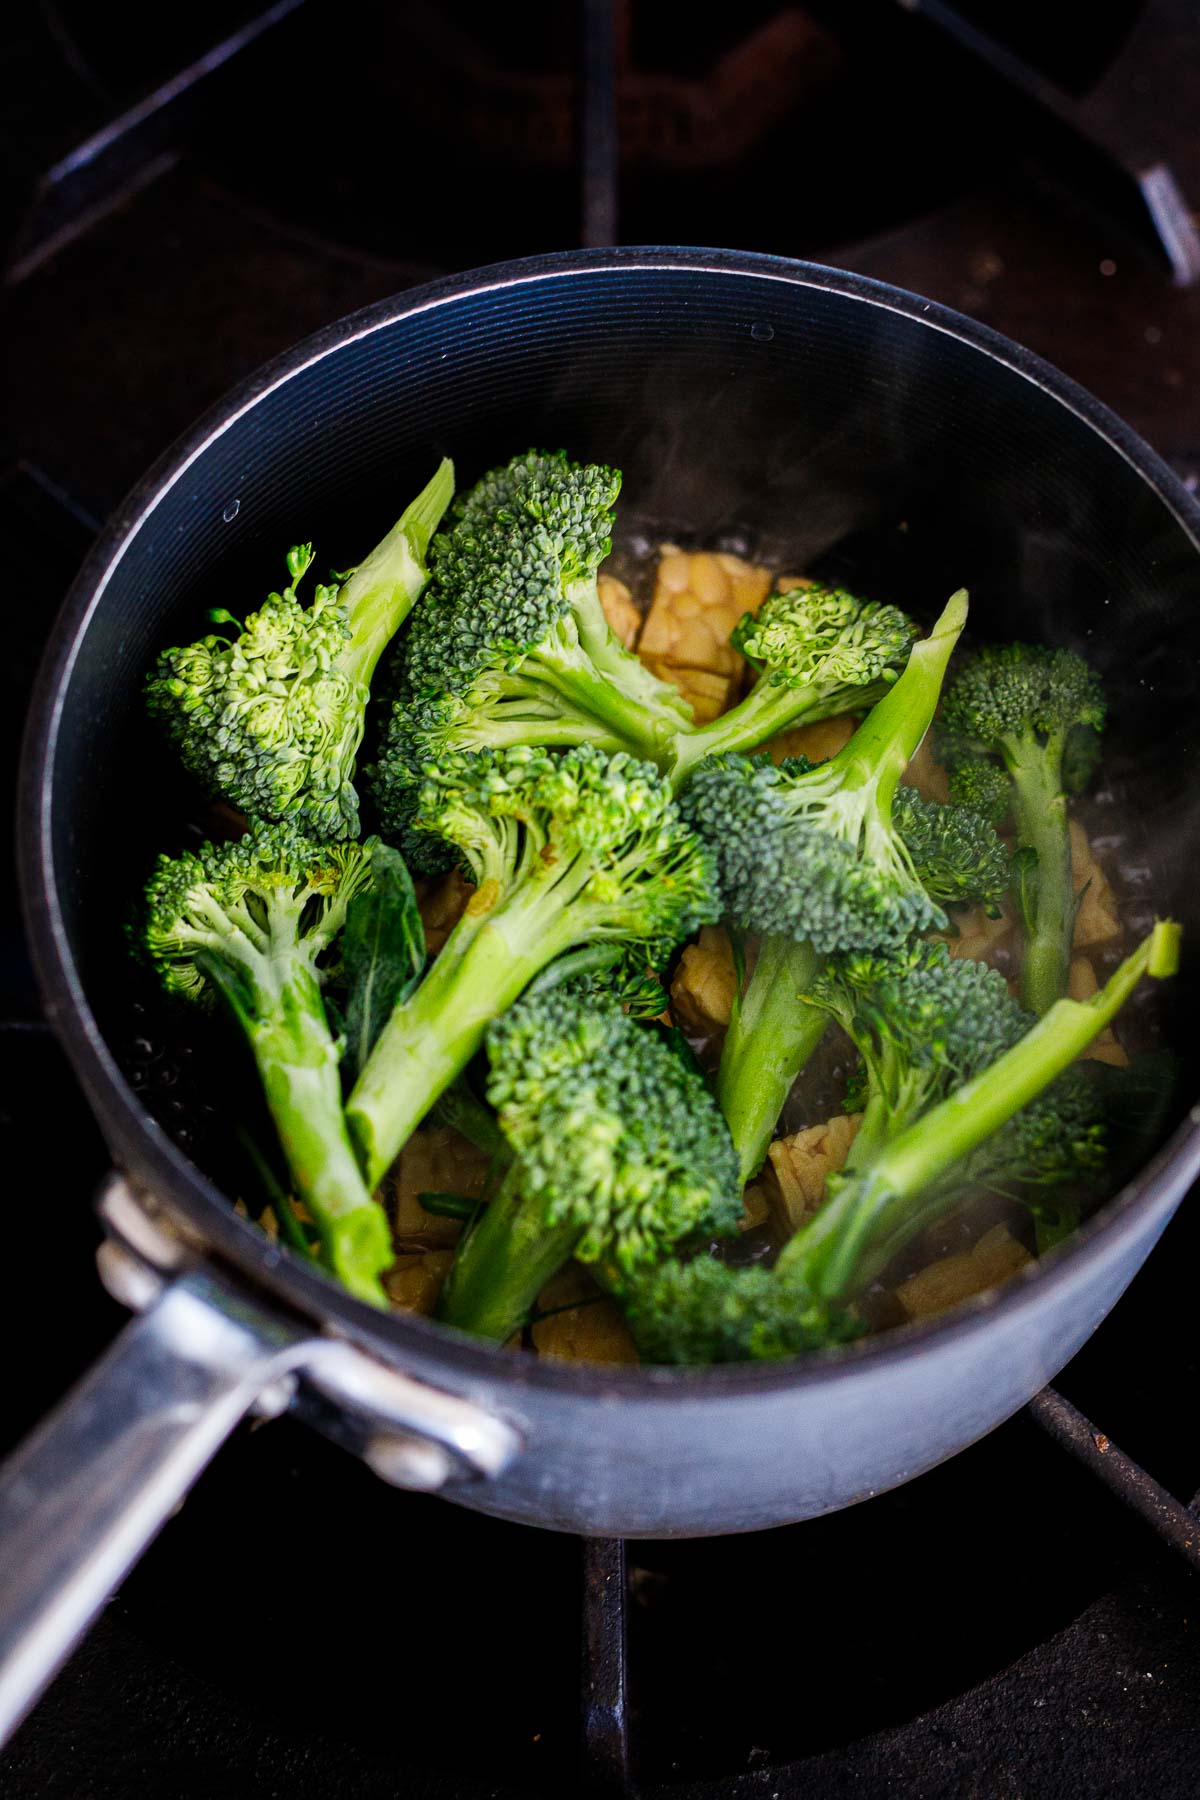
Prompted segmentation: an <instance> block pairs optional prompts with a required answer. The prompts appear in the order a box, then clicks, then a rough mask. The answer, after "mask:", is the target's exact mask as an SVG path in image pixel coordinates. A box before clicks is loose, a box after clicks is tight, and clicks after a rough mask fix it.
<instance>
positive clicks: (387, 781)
mask: <svg viewBox="0 0 1200 1800" xmlns="http://www.w3.org/2000/svg"><path fill="white" fill-rule="evenodd" d="M620 486H621V477H620V473H619V471H617V470H615V469H607V468H603V467H600V466H589V465H582V464H578V463H571V462H568V460H567V458H566V456H565V454H562V453H560V454H558V455H555V456H551V455H546V454H544V453H541V452H538V451H532V450H531V451H529V452H528V453H527V454H526V455H524V456H518V457H514V458H513V460H512V461H511V462H510V463H508V464H506V465H505V466H504V467H503V468H499V469H493V470H492V471H491V473H490V474H488V475H485V476H484V477H483V479H482V480H481V481H479V482H478V483H477V484H476V485H475V487H473V488H472V489H471V490H470V492H469V493H467V494H466V495H465V496H464V497H463V498H462V499H460V500H459V501H457V502H456V503H455V506H454V509H453V511H454V523H453V524H452V526H451V528H450V529H449V530H448V531H445V532H442V533H440V534H439V536H438V537H436V538H435V539H434V541H433V544H432V546H431V549H430V557H429V560H430V567H431V569H432V580H431V582H430V586H429V590H428V592H427V594H426V595H425V598H424V599H423V601H422V602H421V604H420V605H419V606H418V607H417V608H416V609H415V611H414V613H413V616H412V620H411V622H410V624H409V627H408V630H407V632H406V633H405V636H404V638H403V640H402V642H401V645H400V649H399V656H398V677H397V684H396V685H397V690H398V698H397V700H396V702H395V704H394V706H393V712H392V717H391V721H390V724H389V729H388V734H387V740H386V743H385V745H384V749H383V754H382V756H381V759H380V762H379V765H378V767H377V768H376V769H375V770H374V772H373V775H374V786H375V794H376V798H377V800H378V803H379V807H380V812H381V815H382V817H383V818H384V820H385V821H386V822H387V823H388V825H389V826H392V825H393V823H394V821H396V820H399V821H406V820H407V818H408V815H409V813H410V811H411V803H412V792H411V790H412V787H413V785H414V782H413V776H414V771H419V769H420V767H421V766H422V765H423V764H424V763H425V762H428V761H429V760H431V759H433V758H436V757H438V756H440V755H442V754H443V753H444V752H446V751H458V750H502V749H506V748H509V747H511V746H514V745H533V746H538V745H553V746H560V747H563V746H569V745H576V744H583V743H588V744H595V745H597V746H598V747H599V748H601V749H604V750H627V751H630V752H631V753H633V754H635V755H638V756H646V757H650V758H651V759H653V760H655V761H660V760H661V759H662V757H663V755H664V749H665V746H666V745H667V744H668V743H669V742H670V740H671V738H672V736H673V734H674V733H675V732H676V731H678V730H680V729H681V728H682V727H683V726H684V725H685V724H686V723H687V722H688V720H689V719H690V717H691V714H690V709H689V708H688V706H687V704H686V703H685V702H684V701H683V699H682V698H681V696H680V695H679V694H678V692H677V691H676V690H675V688H673V687H671V686H670V685H669V684H668V683H666V682H662V681H659V680H658V679H657V677H655V676H654V675H652V674H651V673H650V671H649V670H648V669H647V668H645V667H644V665H643V664H642V663H640V662H639V661H638V659H637V657H636V656H632V655H631V654H630V653H629V651H628V650H626V649H625V647H624V645H623V644H621V643H620V641H619V640H618V639H617V637H616V636H615V634H614V633H613V631H612V630H611V628H610V627H609V624H608V621H607V619H606V618H605V616H604V611H603V608H602V607H601V605H600V597H599V590H598V586H597V580H596V571H597V568H598V567H599V565H600V563H601V562H602V561H603V559H604V558H605V557H606V556H607V555H608V552H609V550H610V549H611V547H612V537H611V534H612V524H613V505H614V503H615V501H616V498H617V494H618V492H619V490H620Z"/></svg>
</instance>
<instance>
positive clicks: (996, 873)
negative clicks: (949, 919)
mask: <svg viewBox="0 0 1200 1800" xmlns="http://www.w3.org/2000/svg"><path fill="white" fill-rule="evenodd" d="M1001 779H1003V777H1001ZM892 824H893V825H894V826H895V828H896V830H897V831H898V832H899V833H900V836H901V837H902V838H903V840H904V844H905V847H906V849H907V850H908V853H909V855H910V856H911V857H912V860H913V867H914V868H915V869H916V871H917V874H918V876H919V877H920V881H921V886H922V887H923V888H924V889H925V892H926V893H927V894H928V895H929V898H930V899H931V900H936V901H937V903H938V905H939V906H981V907H982V908H983V910H984V912H985V913H987V915H988V917H989V918H993V919H995V918H998V917H999V913H1000V903H1001V901H1002V900H1003V899H1004V896H1005V894H1007V892H1008V890H1009V887H1010V885H1011V883H1012V858H1011V857H1010V855H1009V853H1008V850H1007V849H1006V847H1005V845H1004V843H1003V842H1002V841H1001V839H1000V838H999V837H998V836H997V835H996V829H995V826H994V825H992V824H991V823H990V822H989V821H988V819H987V818H986V817H985V816H984V815H983V814H982V813H980V812H976V811H975V809H974V808H973V807H970V806H940V805H939V804H938V802H937V801H936V800H923V799H922V798H921V796H920V794H918V793H917V791H916V790H915V788H910V787H904V786H903V785H902V786H900V787H899V788H897V790H896V798H895V801H894V802H893V805H892Z"/></svg>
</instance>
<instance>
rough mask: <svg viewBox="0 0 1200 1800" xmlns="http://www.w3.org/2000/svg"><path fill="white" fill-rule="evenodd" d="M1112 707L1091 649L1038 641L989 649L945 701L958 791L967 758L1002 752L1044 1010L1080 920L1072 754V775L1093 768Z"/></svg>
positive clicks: (1031, 971) (948, 753) (1032, 977)
mask: <svg viewBox="0 0 1200 1800" xmlns="http://www.w3.org/2000/svg"><path fill="white" fill-rule="evenodd" d="M1104 711H1105V708H1104V693H1103V690H1102V688H1101V685H1100V679H1099V677H1098V676H1097V675H1096V673H1095V672H1094V670H1092V669H1090V668H1089V667H1088V665H1087V663H1086V662H1084V660H1083V658H1082V657H1080V656H1076V655H1075V654H1074V653H1073V652H1072V651H1069V650H1047V649H1045V648H1043V647H1041V646H1039V645H1036V644H1005V645H1000V646H993V647H991V648H987V649H984V650H981V651H979V652H978V653H977V654H976V655H975V656H974V657H972V659H971V660H970V662H968V663H967V664H966V665H965V667H964V668H963V669H962V671H961V672H960V673H959V674H957V675H956V676H955V677H954V680H953V681H951V682H950V684H949V685H948V687H947V689H946V697H945V700H944V702H943V705H942V720H943V724H944V727H945V736H944V738H943V739H942V740H941V742H940V745H939V749H940V753H941V755H942V756H943V758H944V760H945V761H946V762H947V763H948V765H949V766H950V767H951V769H952V770H953V771H954V777H953V779H954V782H955V791H957V793H958V794H959V795H961V794H962V791H963V774H962V773H961V771H962V770H963V768H964V765H966V764H968V763H971V762H973V761H975V760H977V759H980V758H986V759H989V760H993V759H995V760H998V762H999V765H1000V767H1001V768H1002V769H1003V771H1004V772H1005V773H1006V774H1007V776H1008V778H1009V781H1010V783H1011V789H1012V805H1013V811H1014V815H1015V818H1016V826H1017V849H1018V869H1019V873H1020V882H1019V896H1020V904H1021V914H1022V923H1023V927H1024V932H1025V961H1024V966H1023V968H1022V971H1021V997H1022V999H1023V1000H1024V1002H1025V1004H1026V1005H1027V1006H1028V1007H1029V1008H1030V1009H1031V1011H1033V1012H1037V1013H1043V1012H1045V1011H1046V1009H1047V1007H1048V1006H1050V1005H1052V1004H1053V1002H1054V1001H1055V1000H1057V999H1058V998H1059V997H1060V995H1062V994H1064V993H1065V992H1066V989H1067V975H1068V971H1069V969H1070V963H1071V938H1072V934H1073V932H1074V926H1075V894H1074V890H1073V888H1072V885H1071V839H1070V833H1069V831H1068V829H1067V800H1066V792H1065V788H1066V776H1065V774H1064V759H1068V761H1069V764H1070V768H1069V771H1068V772H1069V773H1070V774H1071V775H1072V778H1075V777H1077V776H1078V774H1079V772H1080V770H1082V769H1086V770H1090V768H1091V767H1092V766H1093V764H1094V754H1093V752H1094V747H1095V742H1096V739H1095V735H1094V734H1095V733H1098V732H1099V731H1100V730H1101V729H1102V727H1103V725H1104ZM1085 746H1086V747H1087V748H1086V753H1085V751H1084V747H1085Z"/></svg>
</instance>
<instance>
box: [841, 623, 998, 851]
mask: <svg viewBox="0 0 1200 1800" xmlns="http://www.w3.org/2000/svg"><path fill="white" fill-rule="evenodd" d="M966 622H967V592H966V589H965V588H959V590H958V592H957V593H955V594H952V595H951V596H950V598H949V600H947V602H946V604H945V606H944V607H943V608H942V611H941V614H940V615H939V617H938V619H937V622H936V623H935V625H934V627H933V630H932V631H931V632H930V634H929V636H928V637H925V638H920V639H919V640H918V641H917V643H915V644H914V645H913V648H912V652H911V654H910V656H909V659H908V662H907V663H906V664H905V668H904V673H903V674H902V675H901V676H900V679H899V680H898V681H897V682H896V683H895V684H894V685H893V686H892V687H890V688H889V689H888V691H887V693H886V694H885V695H884V696H883V698H882V700H880V701H879V703H878V705H877V706H874V707H872V709H871V711H870V712H869V713H868V714H867V716H866V718H865V719H864V720H863V722H862V724H861V725H860V726H859V728H858V730H857V731H856V732H855V734H854V736H853V737H852V738H851V739H850V742H849V743H848V744H847V745H846V747H845V749H844V750H841V751H839V753H838V755H837V757H836V758H835V762H836V765H837V768H838V771H839V774H840V776H841V785H842V786H843V787H844V788H846V789H854V788H863V787H868V786H869V787H873V788H874V791H875V798H876V801H877V803H878V806H879V810H880V812H881V813H883V814H884V815H885V816H886V817H888V818H890V817H891V811H892V801H893V799H894V798H895V794H896V789H897V787H898V786H899V784H900V777H901V776H902V775H903V773H904V771H905V769H906V768H907V767H908V765H909V763H910V762H911V761H912V759H913V756H914V755H915V754H916V752H917V750H918V748H919V747H920V744H921V740H922V738H923V737H924V736H925V733H926V732H927V731H928V729H929V726H930V722H931V720H932V719H933V715H934V713H935V712H936V710H937V703H938V698H939V696H940V694H941V691H942V681H943V678H944V676H945V673H946V665H947V663H948V662H949V661H950V658H951V656H952V654H953V652H954V646H955V644H957V642H958V640H959V637H960V636H961V634H962V629H963V626H964V625H965V624H966Z"/></svg>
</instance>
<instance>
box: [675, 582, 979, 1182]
mask: <svg viewBox="0 0 1200 1800" xmlns="http://www.w3.org/2000/svg"><path fill="white" fill-rule="evenodd" d="M966 616H967V597H966V594H965V593H962V592H960V593H957V594H955V595H954V596H953V598H952V599H951V600H950V601H949V603H948V604H947V606H946V608H945V610H944V611H943V613H942V616H941V618H940V619H939V620H938V622H937V624H936V625H935V626H934V629H933V632H932V633H931V635H930V636H929V637H927V638H925V639H923V640H922V641H921V642H920V643H918V644H917V645H916V646H915V647H914V649H913V651H912V653H911V655H910V657H909V661H908V665H907V667H906V668H905V670H904V673H903V674H902V675H901V676H900V678H899V680H898V681H896V682H895V683H894V684H893V685H892V686H891V687H890V688H889V689H888V691H887V693H886V694H885V696H884V698H883V699H882V700H881V701H880V702H879V704H878V705H877V706H876V707H875V708H874V710H873V711H872V712H871V713H869V714H868V716H867V718H866V719H865V720H864V721H863V723H862V724H861V725H860V726H859V728H858V730H857V731H856V732H855V734H854V736H853V737H852V738H851V739H850V742H849V743H848V744H847V745H846V746H845V747H844V748H843V749H842V750H840V751H839V752H838V754H837V755H836V756H835V757H833V758H831V760H830V761H829V762H825V763H819V764H817V765H816V766H815V767H814V766H813V765H812V764H810V763H807V762H805V761H804V760H803V759H802V758H801V759H798V760H794V761H793V760H790V759H787V760H785V761H784V762H782V763H780V764H779V766H778V767H776V766H775V765H774V764H773V763H772V762H771V761H770V758H769V757H766V756H760V757H755V758H753V759H748V758H746V757H742V756H726V757H719V758H714V759H712V760H711V761H710V762H707V763H705V764H703V765H702V766H701V767H700V768H699V769H698V770H697V771H696V774H695V775H694V776H693V777H692V781H691V784H690V786H689V787H688V788H687V790H686V791H685V793H684V795H683V799H682V801H681V805H682V807H683V810H684V813H685V816H686V817H687V818H688V819H690V820H691V822H692V823H693V825H694V826H695V828H696V830H697V831H698V832H699V833H700V835H701V836H702V837H704V838H705V839H706V840H707V841H708V842H709V843H711V844H712V845H713V847H714V849H715V851H716V854H717V865H718V870H719V874H720V882H721V894H722V900H723V903H724V909H725V912H726V914H727V916H728V917H729V919H730V920H731V921H732V923H733V924H734V925H735V926H736V927H737V928H738V929H740V930H744V931H752V932H757V933H760V934H761V943H760V946H759V953H758V962H757V964H756V966H755V968H754V970H753V973H752V974H751V976H750V979H749V982H748V983H747V984H746V988H745V992H744V993H743V994H742V995H741V996H740V997H739V1000H738V1003H737V1004H736V1005H735V1009H734V1014H733V1017H732V1019H731V1021H730V1027H729V1030H728V1032H727V1033H726V1037H725V1043H724V1047H723V1049H722V1053H721V1066H720V1070H719V1072H718V1075H717V1097H718V1099H719V1100H720V1102H721V1107H722V1110H723V1111H724V1113H725V1117H726V1119H727V1120H728V1121H729V1128H730V1130H731V1131H732V1133H733V1141H734V1143H735V1145H736V1146H737V1150H738V1156H739V1161H740V1165H741V1169H742V1173H743V1176H744V1177H748V1176H749V1175H751V1174H753V1172H754V1170H755V1169H756V1168H757V1167H758V1166H759V1164H760V1163H761V1162H762V1159H763V1157H764V1156H765V1155H766V1151H767V1145H768V1144H769V1142H770V1139H771V1133H772V1131H773V1130H774V1127H775V1121H776V1120H777V1118H778V1117H779V1113H780V1110H781V1108H782V1106H783V1103H784V1101H785V1100H786V1098H787V1095H788V1091H789V1089H790V1088H791V1085H792V1083H793V1081H794V1080H795V1079H796V1076H797V1075H798V1074H799V1072H800V1069H801V1068H802V1067H803V1065H804V1063H805V1062H806V1061H807V1059H808V1057H809V1056H810V1055H811V1053H812V1051H813V1050H814V1049H815V1048H816V1045H817V1043H818V1042H819V1040H820V1037H821V1034H822V1032H823V1030H824V1024H825V1021H824V1018H823V1017H822V1016H821V1015H820V1014H819V1013H814V1012H813V1011H812V1010H811V1009H809V1008H807V1007H806V1006H805V1005H804V1004H803V1003H802V1001H800V1000H799V998H798V997H799V996H800V995H801V994H802V993H803V992H804V990H805V989H806V988H807V987H809V986H810V985H811V984H812V982H813V980H814V978H815V975H816V971H817V968H818V966H819V963H820V960H821V958H823V957H825V956H828V955H831V954H833V953H834V952H836V951H845V950H884V949H887V948H888V947H890V946H894V945H898V944H902V943H904V942H905V940H906V939H907V938H909V937H910V936H911V935H912V934H913V933H914V932H917V931H926V930H930V929H932V928H935V927H939V926H944V925H945V924H946V916H945V914H944V913H943V912H942V910H941V908H940V907H939V906H938V905H937V904H936V903H935V901H934V900H932V899H931V898H930V896H929V894H928V893H927V892H926V891H925V889H924V887H923V886H922V884H921V880H920V878H919V874H918V871H917V869H916V868H915V867H914V864H913V858H912V856H911V854H910V853H909V851H908V849H907V847H906V845H905V842H904V839H903V837H902V836H901V835H900V832H899V831H898V830H897V828H896V825H895V824H894V822H893V817H892V809H893V803H894V800H895V795H896V790H897V785H898V783H899V780H900V777H901V775H902V774H903V773H904V770H905V768H906V767H907V764H908V762H909V759H910V757H911V756H912V754H913V752H914V751H915V750H916V748H917V746H918V745H919V743H920V742H921V739H922V738H923V737H924V735H925V732H926V731H927V730H928V728H929V723H930V721H931V719H932V718H933V714H934V709H935V708H936V706H937V702H938V695H939V692H940V689H941V682H942V677H943V675H944V673H945V669H946V664H947V662H948V661H949V659H950V655H951V652H952V651H953V649H954V645H955V644H956V642H957V641H958V636H959V633H960V632H961V631H962V628H963V625H964V624H965V622H966Z"/></svg>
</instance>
